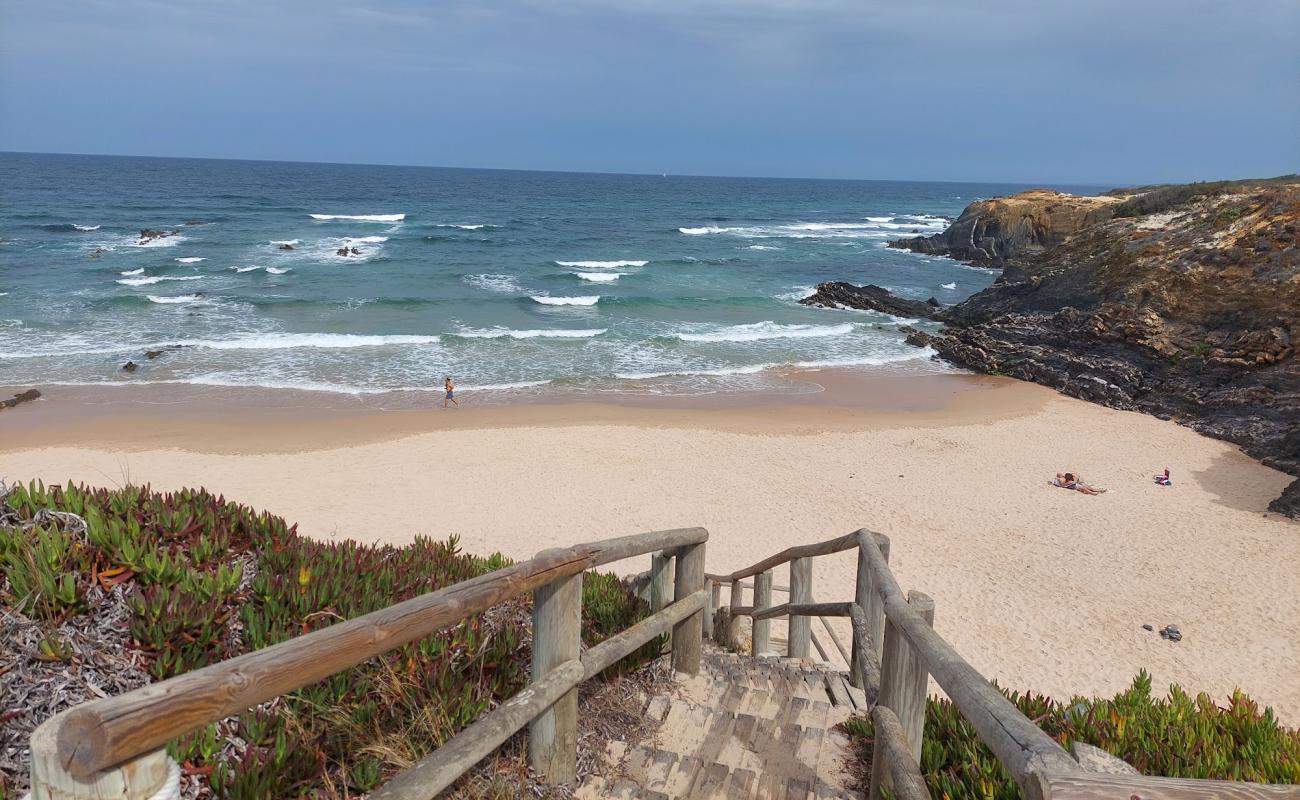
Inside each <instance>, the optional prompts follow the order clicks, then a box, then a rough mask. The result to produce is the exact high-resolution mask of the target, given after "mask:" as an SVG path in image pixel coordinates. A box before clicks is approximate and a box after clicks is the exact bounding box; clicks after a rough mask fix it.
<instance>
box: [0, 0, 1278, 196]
mask: <svg viewBox="0 0 1300 800" xmlns="http://www.w3.org/2000/svg"><path fill="white" fill-rule="evenodd" d="M0 150H24V151H41V152H71V153H114V154H128V155H166V156H205V157H216V158H253V159H284V160H295V161H342V162H366V163H384V164H426V165H438V166H466V167H502V168H520V169H548V170H582V171H602V172H652V173H658V172H668V173H676V174H683V173H691V174H703V175H762V176H809V177H842V178H884V179H934V180H995V181H1016V182H1077V183H1094V184H1107V185H1111V184H1124V183H1140V182H1154V181H1166V180H1193V179H1209V178H1221V177H1248V176H1263V175H1274V174H1279V173H1284V172H1295V171H1300V0H1231V1H1230V2H1229V1H1228V0H1074V1H1073V2H1054V1H1053V0H979V2H976V1H975V0H890V2H877V0H748V1H742V0H714V1H713V2H696V1H695V0H545V1H543V0H505V1H503V2H492V0H480V1H478V2H473V1H470V2H459V1H458V0H453V1H452V2H431V1H427V0H426V2H417V1H416V0H368V1H367V2H361V1H359V0H220V1H217V0H57V1H56V0H0Z"/></svg>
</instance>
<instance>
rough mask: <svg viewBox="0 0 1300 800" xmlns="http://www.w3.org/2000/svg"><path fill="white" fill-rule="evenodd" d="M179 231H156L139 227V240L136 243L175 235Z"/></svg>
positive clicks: (146, 242) (145, 242)
mask: <svg viewBox="0 0 1300 800" xmlns="http://www.w3.org/2000/svg"><path fill="white" fill-rule="evenodd" d="M178 233H180V231H156V230H154V229H152V228H141V229H140V240H139V241H138V242H136V244H148V243H149V242H152V241H153V240H155V239H165V238H167V237H168V236H175V235H176V234H178Z"/></svg>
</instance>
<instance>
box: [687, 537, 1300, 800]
mask: <svg viewBox="0 0 1300 800" xmlns="http://www.w3.org/2000/svg"><path fill="white" fill-rule="evenodd" d="M854 548H856V549H857V551H858V560H857V580H856V585H855V591H854V601H853V602H843V603H814V602H812V558H813V557H814V556H820V555H828V554H831V553H838V552H841V551H844V550H850V549H854ZM787 563H788V564H789V565H790V602H788V603H782V604H773V603H772V598H771V589H772V570H773V569H775V568H776V567H779V566H782V565H784V564H787ZM749 577H752V578H754V583H753V587H754V603H753V605H744V603H743V588H744V585H743V584H742V583H741V581H742V580H743V579H744V578H749ZM705 578H706V579H707V580H708V581H709V582H710V584H711V586H710V597H711V603H710V609H709V610H710V613H711V614H712V613H713V612H714V611H716V610H718V609H719V607H720V603H719V600H720V587H721V586H722V585H726V584H730V586H731V589H732V591H731V601H732V603H731V605H729V606H721V608H722V609H724V610H725V612H726V613H724V614H722V615H720V616H721V618H722V619H723V620H727V619H730V618H734V617H739V616H750V617H752V619H753V628H752V634H751V635H752V637H753V640H752V643H751V652H753V653H754V654H755V655H758V654H760V653H762V652H766V651H767V650H768V648H769V639H768V631H767V630H766V624H767V621H768V620H771V619H772V618H774V617H788V619H789V634H788V637H787V643H786V655H787V656H789V657H797V658H806V657H807V656H808V644H809V640H810V633H811V631H810V625H809V624H808V623H809V622H810V618H811V617H823V618H824V617H833V616H841V617H848V618H849V619H850V621H851V623H852V625H853V653H852V656H851V658H850V664H849V677H850V679H851V682H852V683H853V685H855V686H858V687H860V688H862V689H863V690H864V692H865V694H866V696H867V699H868V702H869V703H873V704H874V706H873V708H872V710H871V718H872V721H873V722H874V724H875V752H874V754H873V758H872V773H871V783H870V791H869V794H868V798H869V800H879V799H880V798H881V797H883V790H884V789H885V788H889V787H892V792H893V796H894V797H897V798H900V800H930V795H929V792H928V790H927V789H926V786H925V782H924V780H923V779H922V776H921V772H920V767H919V761H920V755H921V743H922V740H923V738H924V732H925V704H926V695H927V686H928V683H929V677H933V678H934V679H935V681H936V682H937V683H938V684H939V686H940V687H942V688H943V690H944V692H946V693H947V695H948V697H949V698H950V699H951V700H952V703H953V705H955V706H956V707H957V710H958V711H960V712H961V714H962V715H963V716H964V717H965V718H966V719H967V721H969V722H970V723H971V725H972V727H974V728H975V731H976V733H977V734H978V735H979V737H980V739H981V740H982V741H983V742H984V744H985V745H987V746H988V748H989V749H990V750H991V751H992V752H993V754H994V755H995V756H996V757H997V759H998V760H999V761H1000V762H1002V765H1003V766H1004V767H1006V769H1007V771H1008V772H1010V773H1011V775H1012V777H1013V778H1014V779H1015V781H1016V783H1017V784H1018V785H1019V786H1020V788H1021V790H1022V791H1023V793H1024V795H1025V797H1026V798H1029V800H1107V799H1109V798H1116V799H1117V800H1212V798H1218V799H1220V800H1265V798H1268V799H1270V800H1280V798H1290V800H1300V787H1296V786H1273V785H1266V784H1256V783H1234V782H1228V781H1212V780H1185V779H1178V778H1158V777H1149V776H1143V775H1138V774H1136V771H1135V770H1133V768H1132V767H1130V766H1129V765H1128V764H1125V763H1124V762H1123V761H1121V760H1119V759H1117V758H1115V757H1113V756H1110V755H1108V754H1106V753H1104V752H1103V751H1100V750H1097V749H1096V748H1090V747H1088V748H1087V750H1088V754H1089V755H1090V759H1087V762H1088V764H1089V767H1088V768H1085V767H1084V766H1083V765H1081V763H1080V761H1079V760H1076V758H1075V757H1074V756H1072V755H1071V754H1070V753H1068V752H1066V751H1065V749H1064V748H1062V747H1061V746H1060V745H1059V744H1058V743H1057V742H1056V741H1055V740H1054V739H1052V738H1051V737H1050V736H1048V735H1047V734H1045V733H1044V732H1043V731H1042V730H1041V729H1040V728H1039V727H1038V726H1037V725H1035V724H1034V723H1033V722H1032V721H1031V720H1029V719H1028V718H1027V717H1025V716H1024V715H1023V714H1021V713H1020V711H1019V710H1018V709H1017V708H1016V707H1015V706H1014V705H1013V704H1012V703H1011V702H1010V701H1009V700H1008V699H1007V698H1006V696H1005V695H1003V694H1002V693H1001V692H1000V691H998V690H997V689H995V688H994V687H993V685H992V684H991V683H989V682H988V680H987V679H985V678H984V676H982V675H981V674H980V673H979V672H978V671H977V670H976V669H975V668H974V667H972V666H971V665H970V664H968V663H967V662H966V660H965V659H963V658H962V657H961V655H960V654H959V653H957V651H956V650H954V649H953V648H952V646H951V645H949V644H948V643H947V642H946V641H944V639H943V638H942V637H941V636H939V634H937V633H936V632H935V631H934V628H933V623H934V601H933V600H932V599H931V598H930V597H928V596H927V595H924V594H922V593H920V592H915V591H913V592H909V593H908V594H907V595H906V596H904V594H903V591H902V589H901V588H900V587H899V585H898V582H897V581H896V580H895V578H894V575H893V572H892V571H890V569H889V538H888V537H886V536H884V535H882V534H879V533H873V532H870V531H866V530H860V531H856V532H854V533H851V534H849V535H847V536H841V537H839V538H836V539H830V540H828V541H825V542H818V543H816V544H809V545H800V546H798V547H791V548H789V549H787V550H785V551H783V552H781V553H778V554H776V555H774V556H772V557H770V558H765V559H763V560H762V561H759V562H758V563H756V564H754V565H752V566H750V567H747V568H745V569H741V570H737V571H735V572H732V573H731V574H729V575H706V576H705ZM715 624H716V623H715ZM827 630H828V631H829V630H830V629H829V627H828V628H827ZM716 633H717V634H718V636H719V638H723V632H721V631H718V632H716ZM1085 747H1086V746H1083V745H1076V751H1077V752H1082V751H1083V749H1084V748H1085Z"/></svg>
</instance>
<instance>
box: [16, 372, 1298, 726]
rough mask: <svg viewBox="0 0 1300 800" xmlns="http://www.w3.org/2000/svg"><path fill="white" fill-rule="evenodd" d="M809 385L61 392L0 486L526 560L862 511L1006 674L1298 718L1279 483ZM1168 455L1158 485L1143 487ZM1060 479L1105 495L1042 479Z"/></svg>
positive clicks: (748, 539) (1152, 428) (1096, 426)
mask: <svg viewBox="0 0 1300 800" xmlns="http://www.w3.org/2000/svg"><path fill="white" fill-rule="evenodd" d="M814 377H815V379H816V381H820V382H821V383H822V384H823V385H825V386H827V387H831V388H832V389H833V390H832V391H828V392H822V393H819V394H816V395H809V396H803V397H795V398H776V399H774V400H772V401H771V402H770V404H763V403H761V402H754V401H752V399H751V400H750V401H746V400H744V399H740V400H736V399H734V398H733V399H732V400H730V401H728V400H725V399H724V400H716V399H715V400H714V401H711V402H710V401H698V402H677V403H674V402H666V401H663V402H653V403H651V402H646V403H642V404H640V405H638V404H637V403H636V402H635V401H633V402H625V401H621V402H620V403H618V404H602V405H597V404H585V403H566V404H559V405H542V404H525V405H511V406H498V407H490V408H484V407H474V406H475V405H476V403H475V399H474V398H473V396H472V395H471V394H470V393H465V395H464V396H463V398H462V405H463V406H467V407H463V408H461V409H459V410H453V411H448V412H443V411H442V410H441V408H436V407H435V408H431V409H429V410H428V411H380V410H376V409H375V408H373V407H369V406H364V407H363V406H357V407H356V408H352V409H349V408H348V407H346V406H345V407H343V408H339V407H338V406H337V405H330V404H323V403H321V402H320V401H319V400H317V399H315V398H311V397H307V396H305V395H303V396H298V397H295V396H294V395H285V394H279V395H276V397H277V398H279V399H278V400H277V401H275V402H268V401H265V397H266V396H265V395H262V396H261V397H262V398H263V400H260V401H253V400H249V399H248V398H247V397H243V398H238V397H237V398H233V399H232V398H223V399H222V402H221V404H220V405H219V406H217V405H214V404H213V403H212V402H211V401H212V398H211V396H210V395H205V397H206V400H205V401H204V403H205V404H198V403H195V402H194V401H193V398H192V397H191V398H189V399H186V398H183V397H182V398H172V397H169V396H167V395H165V394H163V393H162V392H161V388H159V389H157V390H151V391H150V393H149V394H148V395H127V394H123V392H125V391H126V390H110V391H105V392H101V393H99V394H94V393H91V394H89V395H81V396H78V397H76V398H75V399H74V400H63V401H60V399H59V398H60V397H66V396H67V392H68V390H62V391H58V390H55V391H52V392H51V394H52V395H53V398H52V399H51V400H50V401H48V402H41V403H35V404H28V405H25V406H20V407H19V408H17V409H14V410H10V411H4V412H0V476H3V477H5V478H7V479H9V480H14V479H29V478H41V479H44V480H46V481H55V482H62V481H66V480H67V479H69V478H71V479H73V480H75V481H85V482H88V483H92V484H99V485H120V484H122V483H124V482H125V481H127V480H128V479H129V480H131V481H133V482H136V483H144V482H149V483H152V484H153V485H154V487H155V488H159V489H162V488H176V487H182V486H198V485H203V486H206V487H208V488H209V489H212V490H214V491H219V492H222V493H224V494H225V495H226V496H227V497H229V498H233V499H237V500H239V501H240V502H243V503H248V504H251V505H253V506H256V507H260V508H265V509H269V510H271V511H273V512H274V513H276V514H280V515H283V516H284V517H286V518H287V519H289V520H291V521H296V522H298V523H299V529H300V530H301V531H302V532H303V533H305V534H307V535H309V536H313V537H319V538H325V539H328V538H334V537H354V538H357V539H361V540H366V541H384V542H395V543H400V542H405V541H409V540H410V539H411V537H412V536H414V535H415V534H417V533H426V534H429V535H432V536H446V535H447V534H451V533H455V534H459V535H460V537H461V541H462V543H463V545H464V547H465V548H466V549H468V550H471V551H476V552H482V553H486V552H490V551H493V550H500V551H502V552H504V553H506V554H507V555H509V556H512V557H515V558H527V557H529V556H531V555H533V554H534V553H536V552H537V551H539V550H542V549H544V548H548V547H556V546H565V545H571V544H575V543H577V542H582V541H590V540H596V539H601V538H605V537H609V536H616V535H621V534H626V533H632V532H637V531H646V530H655V529H662V528H673V527H683V526H694V525H701V526H704V527H706V528H708V530H709V533H710V539H709V543H708V562H707V563H708V570H709V571H710V572H719V573H721V572H727V571H730V570H733V569H737V568H740V567H743V566H747V565H749V564H750V563H753V562H754V561H757V560H758V559H760V558H762V557H765V556H768V555H770V554H773V553H775V552H777V551H779V550H781V549H783V548H785V547H788V546H790V545H793V544H798V543H806V542H812V541H818V540H822V539H827V538H830V537H832V536H836V535H840V534H843V533H847V532H849V531H852V530H854V529H856V528H859V527H868V528H872V529H875V530H877V531H880V532H883V533H885V534H888V535H889V536H890V537H891V539H892V549H893V553H892V564H893V568H894V572H895V574H896V575H897V577H898V579H899V582H900V583H901V585H902V586H903V587H904V589H918V590H921V591H924V592H926V593H928V594H929V595H931V596H932V597H933V598H934V599H935V604H936V613H935V617H936V619H935V627H936V628H937V629H938V631H939V632H940V633H941V634H942V635H943V636H944V637H945V638H946V639H947V640H948V641H949V642H951V643H952V644H953V645H954V646H956V648H957V649H958V651H960V652H961V653H962V654H963V655H965V657H966V658H967V659H968V660H969V661H970V662H971V663H972V664H973V665H974V666H975V667H976V668H977V669H979V670H980V671H982V672H983V673H984V674H985V675H987V676H989V677H991V678H996V679H997V680H998V681H999V682H1000V683H1001V684H1002V685H1003V686H1007V687H1014V688H1017V689H1033V690H1035V691H1040V692H1046V693H1049V694H1052V695H1056V696H1067V695H1070V694H1074V693H1084V694H1111V693H1114V692H1116V691H1118V690H1121V689H1123V688H1125V687H1126V686H1127V685H1128V683H1129V682H1130V681H1131V680H1132V678H1133V676H1134V675H1135V674H1136V673H1137V672H1138V670H1140V669H1146V670H1148V671H1150V672H1151V673H1152V674H1153V676H1154V681H1155V685H1156V687H1157V688H1163V687H1165V686H1167V685H1168V684H1170V683H1172V682H1178V683H1180V684H1182V685H1183V686H1184V687H1186V688H1188V689H1190V690H1192V691H1207V692H1209V693H1210V694H1211V695H1212V696H1213V697H1214V698H1216V699H1217V700H1219V701H1222V700H1223V699H1224V698H1225V697H1226V696H1227V695H1228V694H1229V693H1230V692H1231V691H1232V690H1233V688H1234V687H1240V688H1242V689H1243V690H1245V691H1246V692H1248V693H1249V694H1251V695H1252V696H1253V697H1255V698H1256V699H1257V700H1259V701H1261V702H1262V703H1266V704H1269V705H1272V706H1274V707H1275V709H1276V710H1277V712H1278V714H1279V716H1280V717H1281V718H1282V719H1283V720H1284V721H1286V722H1288V723H1290V724H1292V725H1296V724H1300V671H1298V670H1297V669H1296V664H1297V663H1298V662H1300V525H1297V524H1296V523H1294V522H1290V521H1288V520H1285V519H1283V518H1281V517H1279V516H1277V515H1272V514H1266V513H1264V511H1265V507H1266V506H1267V504H1268V501H1269V500H1270V499H1271V498H1273V497H1276V496H1277V495H1278V493H1279V492H1281V490H1282V488H1283V487H1284V486H1285V485H1286V484H1287V483H1288V482H1289V481H1290V480H1291V478H1289V477H1288V476H1286V475H1284V474H1282V473H1280V472H1277V471H1274V470H1271V469H1268V468H1266V467H1263V466H1261V465H1259V464H1258V463H1256V462H1254V461H1252V460H1251V459H1249V458H1247V457H1245V456H1243V455H1241V454H1240V453H1239V452H1237V450H1236V448H1235V447H1233V446H1232V445H1230V444H1227V443H1224V442H1220V441H1216V440H1213V439H1208V438H1205V437H1202V436H1200V435H1198V434H1196V433H1194V432H1193V431H1191V430H1189V429H1187V428H1184V427H1181V426H1178V425H1176V424H1174V423H1171V422H1162V421H1160V420H1156V419H1154V418H1151V417H1148V416H1143V415H1140V414H1135V413H1125V412H1118V411H1113V410H1110V409H1106V408H1101V407H1099V406H1095V405H1091V404H1088V403H1084V402H1080V401H1076V400H1072V399H1068V398H1065V397H1061V396H1059V395H1057V394H1055V393H1053V392H1051V391H1048V390H1046V389H1043V388H1041V387H1037V386H1033V385H1029V384H1023V383H1019V382H1015V381H1009V380H1001V379H993V378H974V377H969V376H957V375H947V376H932V377H930V378H912V379H906V378H903V379H893V380H891V381H881V382H880V383H879V384H878V385H876V384H872V383H870V382H865V383H864V382H863V379H861V378H851V379H849V378H845V379H842V380H840V379H837V378H836V377H835V376H834V375H832V374H830V373H822V374H820V375H819V376H814ZM837 380H840V383H839V384H838V390H834V387H835V386H836V385H837V384H836V381H837ZM900 380H901V381H903V383H902V384H899V383H898V381H900ZM909 380H910V382H908V381H909ZM900 387H901V388H900ZM145 397H148V398H152V399H151V400H148V401H147V402H148V403H149V404H148V405H141V402H142V400H143V399H144V398H145ZM284 398H290V399H284ZM765 402H766V401H765ZM850 404H851V405H850ZM1166 466H1168V467H1171V468H1172V470H1173V486H1171V487H1162V486H1157V485H1156V484H1155V483H1153V482H1152V480H1151V475H1152V474H1153V473H1155V472H1157V471H1158V470H1161V469H1163V468H1164V467H1166ZM1058 470H1075V471H1079V472H1082V474H1083V475H1084V476H1085V477H1086V478H1087V479H1089V480H1090V481H1092V482H1095V483H1096V484H1098V485H1101V486H1104V487H1108V488H1109V489H1110V491H1109V492H1108V493H1106V494H1105V495H1102V496H1100V497H1088V496H1084V495H1083V494H1080V493H1077V492H1070V491H1065V490H1063V489H1057V488H1053V487H1050V486H1048V485H1047V481H1048V479H1049V478H1050V477H1051V476H1052V474H1053V473H1055V472H1056V471H1058ZM647 566H648V559H636V560H630V561H627V562H622V563H621V564H619V565H617V568H618V570H619V571H620V572H635V571H640V570H642V569H645V568H646V567H647ZM853 579H854V555H853V554H852V553H851V552H850V553H841V554H838V555H836V556H830V557H823V558H819V559H817V560H816V562H815V580H814V593H815V596H816V599H818V600H822V601H831V600H848V599H851V598H852V597H853ZM776 582H777V583H778V584H783V585H784V584H787V583H788V575H786V574H784V570H783V571H782V573H781V574H779V575H778V577H777V580H776ZM1143 623H1147V624H1150V625H1152V626H1153V627H1154V628H1155V629H1157V630H1159V629H1160V628H1161V627H1163V626H1164V625H1166V624H1168V623H1173V624H1175V625H1177V626H1178V627H1179V628H1180V629H1181V630H1182V633H1183V640H1182V641H1181V642H1179V643H1172V642H1169V641H1165V640H1164V639H1162V638H1160V636H1159V635H1158V634H1156V633H1154V632H1148V631H1145V630H1143V629H1142V625H1143ZM814 630H815V631H816V630H818V627H815V628H814ZM827 646H828V647H830V644H829V642H828V643H827Z"/></svg>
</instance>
